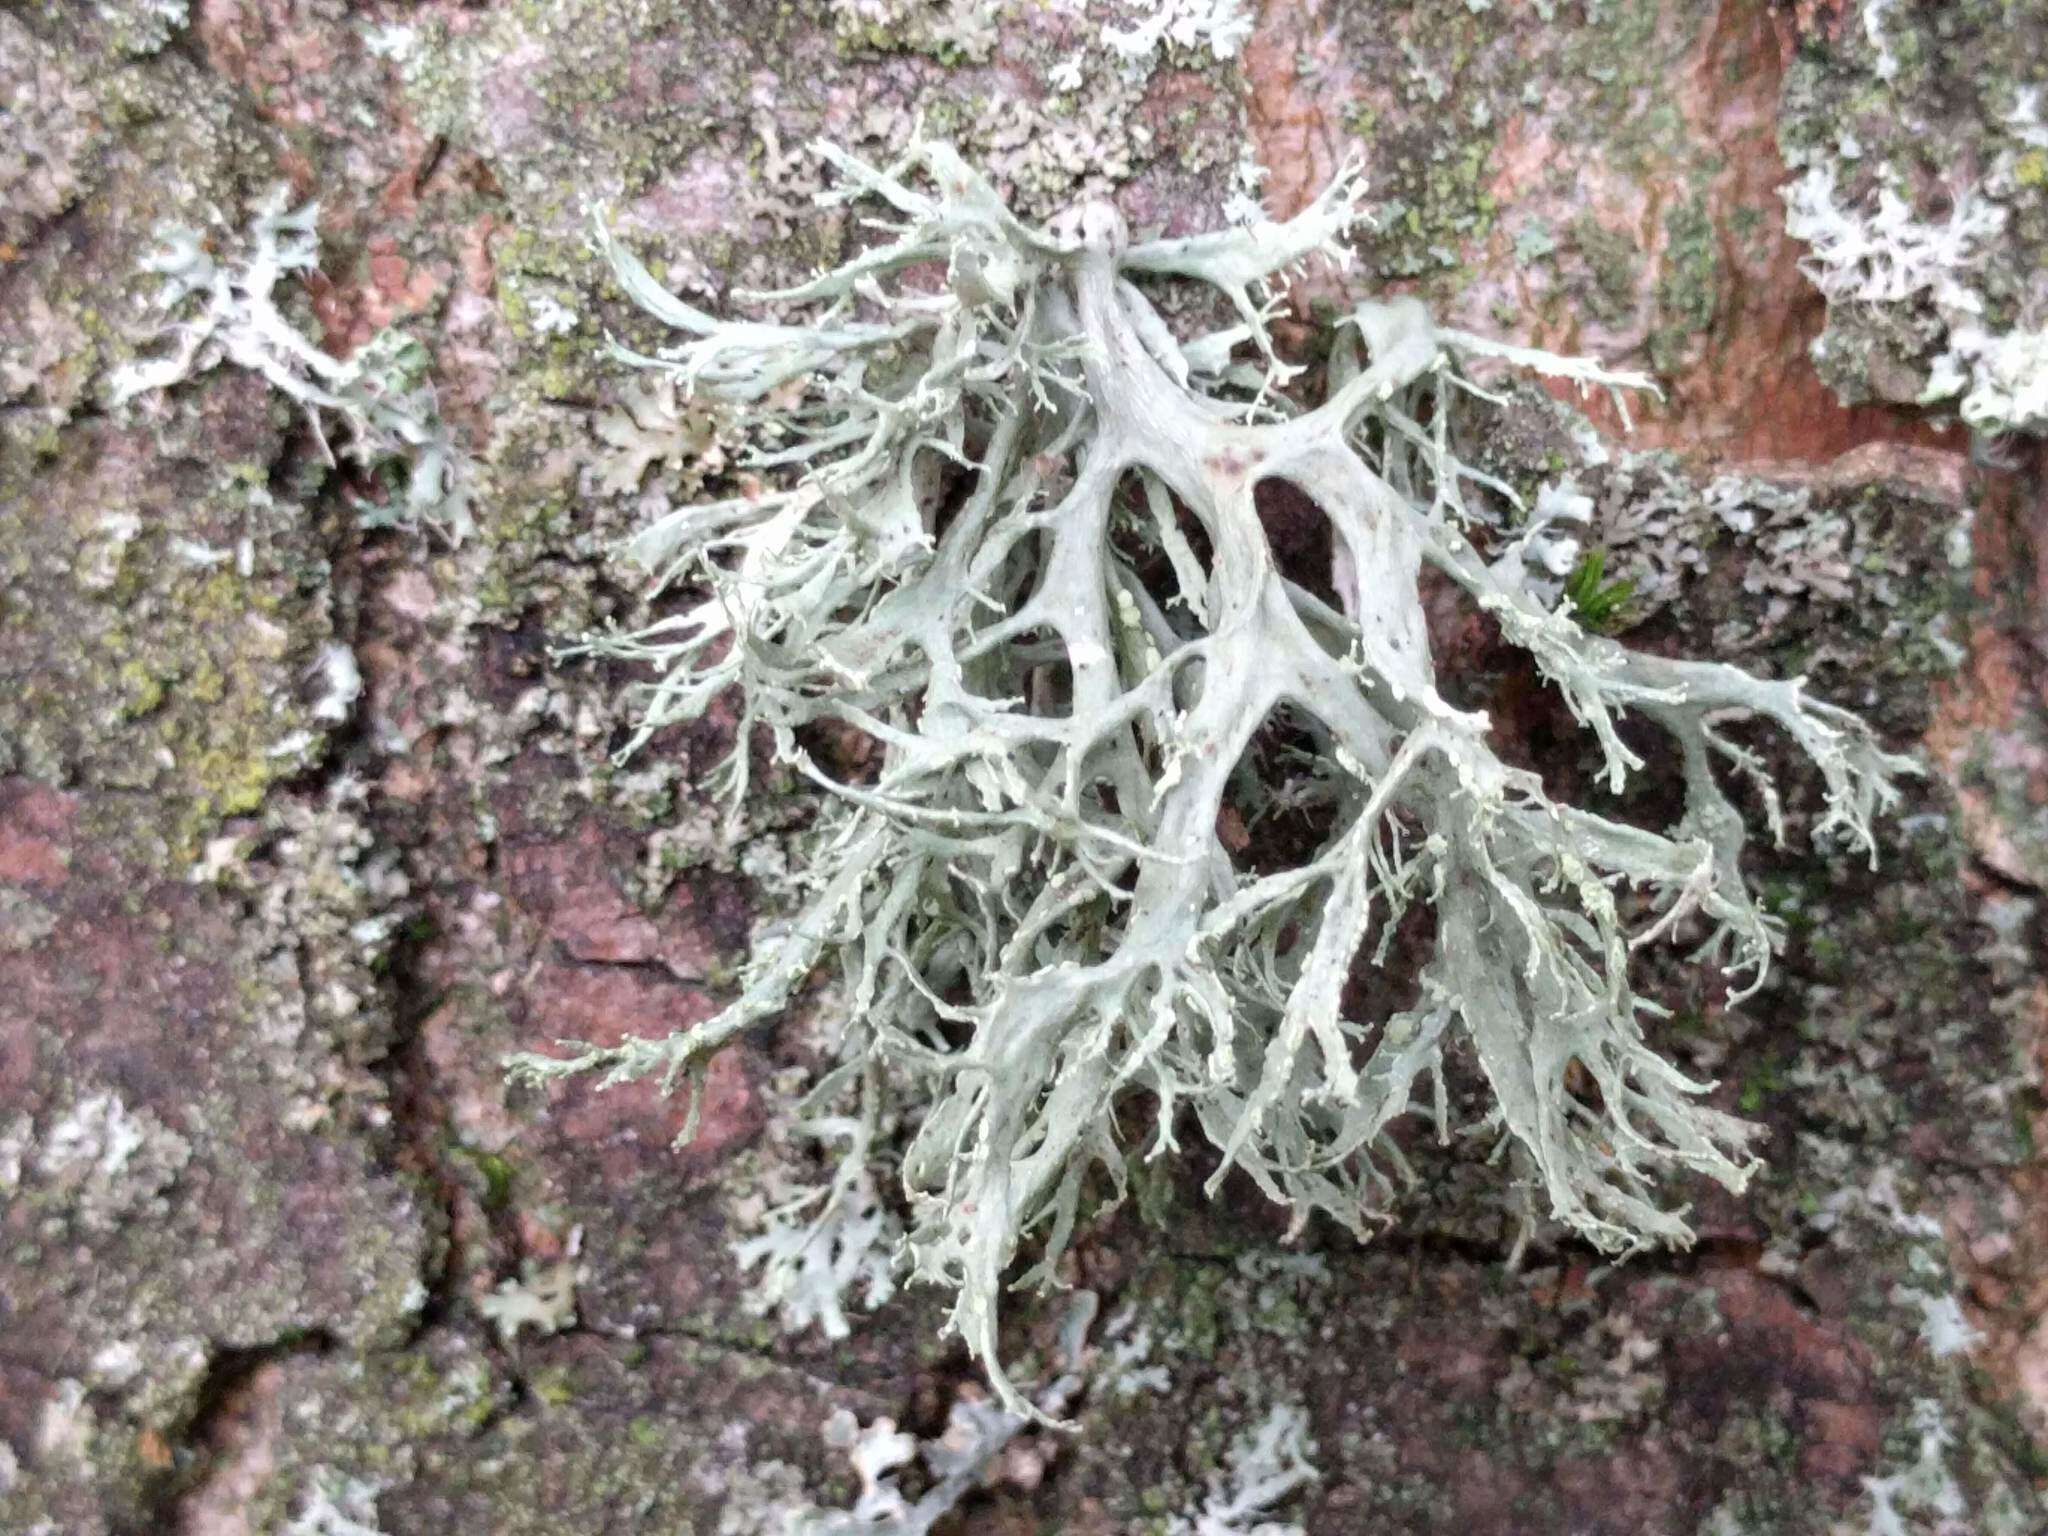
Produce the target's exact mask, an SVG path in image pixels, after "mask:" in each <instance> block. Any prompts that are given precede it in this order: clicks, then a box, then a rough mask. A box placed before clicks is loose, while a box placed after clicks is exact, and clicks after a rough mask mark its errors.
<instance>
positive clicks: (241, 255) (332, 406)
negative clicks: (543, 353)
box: [107, 186, 474, 540]
mask: <svg viewBox="0 0 2048 1536" xmlns="http://www.w3.org/2000/svg"><path fill="white" fill-rule="evenodd" d="M319 212H320V209H319V204H317V203H307V204H304V205H303V206H301V207H298V208H292V207H291V206H290V203H289V199H288V198H287V196H286V189H285V188H284V187H281V186H280V187H277V188H274V189H273V190H272V191H271V192H270V193H269V194H268V195H267V196H266V197H265V198H264V200H263V201H262V203H260V204H259V205H258V207H257V209H256V213H255V217H254V218H253V219H252V220H251V221H250V224H249V231H248V234H247V236H246V238H245V239H243V240H242V241H241V242H240V246H241V249H240V250H239V252H238V253H236V254H234V255H232V256H228V255H225V254H217V253H216V252H215V251H214V250H213V249H211V248H209V243H208V240H207V237H206V236H205V235H204V234H203V233H202V232H201V231H198V230H194V229H190V228H187V227H184V226H178V225H173V226H168V227H166V228H164V229H163V230H161V231H160V232H159V244H158V246H157V248H156V249H155V250H154V251H152V252H151V253H150V254H149V256H148V257H147V258H145V260H144V263H143V267H144V270H145V271H147V272H150V273H153V274H155V275H156V276H158V277H161V278H162V279H163V285H162V287H161V288H160V289H159V290H158V292H157V294H156V297H155V305H156V307H157V308H158V309H159V310H161V311H162V312H163V313H164V314H165V315H167V316H169V317H171V318H170V319H169V320H168V321H167V323H166V326H165V329H166V330H167V332H168V333H169V335H170V337H171V346H170V348H169V350H168V351H166V352H164V353H163V354H162V355H160V356H156V357H150V358H143V359H138V360H137V361H135V362H133V363H130V364H128V365H127V366H125V367H123V368H120V369H117V370H116V371H115V372H114V374H113V376H112V378H111V379H110V380H109V382H108V389H107V400H108V403H109V404H110V405H112V406H113V407H115V408H116V409H119V408H121V407H123V406H126V405H127V404H128V403H129V402H131V401H133V400H135V399H137V398H138V397H140V396H143V395H148V394H152V393H155V392H156V391H159V390H164V389H168V388H169V387H170V386H172V385H173V384H177V383H180V382H182V381H183V380H185V379H189V378H191V377H192V376H193V375H194V374H198V373H204V372H205V371H207V370H208V369H210V368H212V367H214V366H216V365H217V364H218V363H220V362H222V361H226V362H230V363H234V364H235V365H237V366H238V367H242V368H247V369H250V370H251V371H252V372H255V373H257V374H260V375H261V376H262V377H263V378H264V379H265V380H266V381H268V382H269V384H270V386H271V387H272V388H273V389H275V390H277V391H278V392H279V393H280V394H283V395H285V396H287V397H288V398H290V399H292V400H295V401H297V402H298V404H299V405H300V406H301V407H302V408H303V409H304V411H305V413H306V420H307V421H308V423H310V424H311V426H312V428H313V431H314V434H315V435H316V436H317V437H318V439H319V442H320V446H321V449H322V451H323V452H325V453H326V454H327V457H328V461H329V462H330V463H332V462H333V458H334V454H333V450H332V449H331V448H330V447H329V445H328V441H327V434H326V428H325V420H326V418H329V417H332V418H335V419H337V420H338V421H339V422H340V423H341V425H342V429H343V432H344V434H345V436H344V440H343V445H342V451H343V452H345V453H347V454H348V455H349V456H350V457H351V458H353V459H354V460H356V462H357V463H358V464H360V465H361V466H362V468H363V469H364V470H365V472H367V473H371V474H376V473H379V472H381V471H385V470H389V471H391V472H392V473H393V476H394V478H395V479H396V480H397V481H400V482H402V484H400V485H399V486H398V487H397V488H396V489H395V490H394V493H393V495H392V497H391V500H390V503H389V505H380V504H366V505H365V506H364V508H363V513H362V520H363V522H364V524H365V526H378V525H381V524H385V523H393V522H398V523H404V524H406V525H409V526H425V527H430V528H433V529H436V530H437V531H439V532H440V533H441V534H442V535H444V536H445V537H447V538H449V539H451V540H460V539H461V538H463V537H464V536H465V535H466V534H468V533H470V532H472V531H473V529H474V524H473V522H472V520H471V517H470V512H469V484H468V481H469V473H470V472H469V466H468V462H467V459H466V458H465V456H464V454H463V453H462V451H461V449H460V448H459V447H458V446H457V445H456V444H455V442H454V439H453V438H452V437H451V435H450V434H449V432H448V429H447V427H446V425H445V424H444V423H443V422H442V420H441V414H440V409H439V406H438V405H437V403H436V401H435V398H434V390H433V385H432V383H431V382H430V381H429V379H428V378H427V353H426V349H425V348H424V347H422V346H421V345H420V344H419V343H418V342H417V341H414V340H413V339H412V338H411V337H409V336H406V335H405V334H404V333H403V332H401V331H396V330H389V329H387V330H383V331H379V332H378V333H377V334H376V335H374V336H372V337H371V338H370V339H369V340H368V341H366V342H365V343H363V345H362V346H361V347H358V348H357V349H356V350H355V351H354V352H352V353H351V354H350V355H349V356H347V357H345V358H342V357H335V356H334V355H332V354H331V353H329V352H327V351H325V350H323V349H322V348H321V347H319V346H318V345H316V344H315V343H313V342H311V341H308V340H307V339H306V338H305V336H303V335H302V334H301V333H300V332H299V330H298V328H297V327H296V326H294V325H293V324H292V322H291V321H290V319H289V318H287V316H286V315H285V313H284V311H283V310H282V309H280V308H279V307H278V306H279V303H280V296H279V294H278V285H279V284H280V283H282V282H284V281H285V280H286V279H287V278H289V277H291V276H292V275H293V274H296V273H302V272H310V271H312V270H313V269H314V268H316V267H317V266H318V265H319V260H320V242H319V235H318V232H317V221H318V219H319Z"/></svg>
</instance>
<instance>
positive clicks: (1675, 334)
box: [1650, 191, 1722, 376]
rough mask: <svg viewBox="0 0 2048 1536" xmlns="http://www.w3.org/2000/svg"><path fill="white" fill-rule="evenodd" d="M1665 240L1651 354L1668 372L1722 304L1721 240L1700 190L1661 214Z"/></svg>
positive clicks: (1661, 369)
mask: <svg viewBox="0 0 2048 1536" xmlns="http://www.w3.org/2000/svg"><path fill="white" fill-rule="evenodd" d="M1664 242H1665V243H1664V259H1663V271H1662V273H1661V274H1660V275H1659V277H1658V280H1657V308H1658V324H1657V328H1656V329H1655V330H1654V331H1653V332H1652V333H1651V335H1650V358H1651V361H1652V362H1653V363H1655V365H1656V367H1657V370H1658V372H1660V373H1663V374H1665V375H1667V376H1668V375H1671V374H1674V373H1676V372H1677V371H1678V370H1679V368H1680V367H1681V366H1682V364H1683V363H1684V361H1685V354H1686V352H1687V350H1688V349H1689V348H1690V346H1691V343H1692V340H1693V338H1694V337H1695V336H1698V335H1700V334H1702V333H1704V332H1705V331H1707V330H1708V329H1709V328H1710V327H1711V326H1712V325H1713V323H1714V316H1715V313H1716V312H1717V310H1718V309H1719V307H1720V296H1721V285H1722V276H1721V253H1720V245H1719V239H1718V234H1717V231H1716V230H1715V228H1714V221H1713V219H1712V217H1711V215H1710V214H1709V212H1708V208H1707V199H1706V195H1705V193H1704V192H1699V191H1696V192H1695V193H1694V194H1693V195H1692V196H1691V197H1689V198H1687V199H1686V200H1685V201H1684V202H1681V203H1678V204H1676V205H1675V206H1673V207H1672V208H1671V209H1670V210H1669V211H1668V212H1667V213H1666V214H1665V215H1664Z"/></svg>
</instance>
